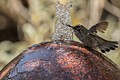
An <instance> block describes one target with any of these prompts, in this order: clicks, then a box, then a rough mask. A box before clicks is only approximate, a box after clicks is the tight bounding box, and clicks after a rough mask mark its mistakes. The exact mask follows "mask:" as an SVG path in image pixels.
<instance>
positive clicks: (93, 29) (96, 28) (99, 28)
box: [89, 21, 108, 33]
mask: <svg viewBox="0 0 120 80" xmlns="http://www.w3.org/2000/svg"><path fill="white" fill-rule="evenodd" d="M107 26H108V22H107V21H103V22H100V23H97V24H95V25H93V26H92V27H91V28H90V29H89V32H90V33H97V31H99V32H102V33H104V31H105V30H106V29H107Z"/></svg>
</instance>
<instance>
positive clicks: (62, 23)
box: [62, 23, 74, 28]
mask: <svg viewBox="0 0 120 80" xmlns="http://www.w3.org/2000/svg"><path fill="white" fill-rule="evenodd" d="M62 24H63V25H66V26H68V27H70V28H74V27H73V26H71V25H69V24H64V23H62Z"/></svg>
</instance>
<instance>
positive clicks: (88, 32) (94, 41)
mask: <svg viewBox="0 0 120 80" xmlns="http://www.w3.org/2000/svg"><path fill="white" fill-rule="evenodd" d="M66 25H67V24H66ZM67 26H68V27H70V28H72V29H73V31H74V34H75V36H76V37H77V38H78V39H79V40H80V41H81V42H82V43H83V45H84V46H86V47H87V48H92V49H95V48H98V49H100V51H101V52H102V53H106V52H109V51H110V50H115V49H116V48H118V46H117V45H118V42H117V41H109V40H106V39H103V38H102V37H100V36H98V35H97V32H98V31H99V32H102V33H104V31H105V30H106V29H107V26H108V22H107V21H102V22H99V23H97V24H95V25H93V26H92V27H91V28H90V29H87V28H85V27H84V26H83V25H80V24H79V25H75V26H71V25H67Z"/></svg>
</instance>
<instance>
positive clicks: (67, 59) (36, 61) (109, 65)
mask: <svg viewBox="0 0 120 80" xmlns="http://www.w3.org/2000/svg"><path fill="white" fill-rule="evenodd" d="M0 80H120V70H119V68H118V67H117V66H116V65H115V64H114V63H113V62H112V61H111V60H110V59H108V58H107V57H105V56H104V55H102V54H101V53H99V52H97V51H94V50H87V49H86V48H84V46H83V45H82V44H80V43H79V42H75V41H56V43H54V42H45V43H40V44H36V45H33V46H32V47H29V48H27V49H26V50H25V51H23V52H22V53H21V54H20V55H19V56H17V57H16V58H15V59H14V60H13V61H11V62H10V63H9V64H8V65H6V67H5V68H4V69H3V70H2V71H1V72H0Z"/></svg>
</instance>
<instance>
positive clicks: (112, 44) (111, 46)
mask: <svg viewBox="0 0 120 80" xmlns="http://www.w3.org/2000/svg"><path fill="white" fill-rule="evenodd" d="M117 45H118V42H116V41H107V40H104V44H103V45H99V46H98V48H99V49H100V50H101V52H104V53H105V52H109V51H110V50H115V49H116V48H118V46H117Z"/></svg>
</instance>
